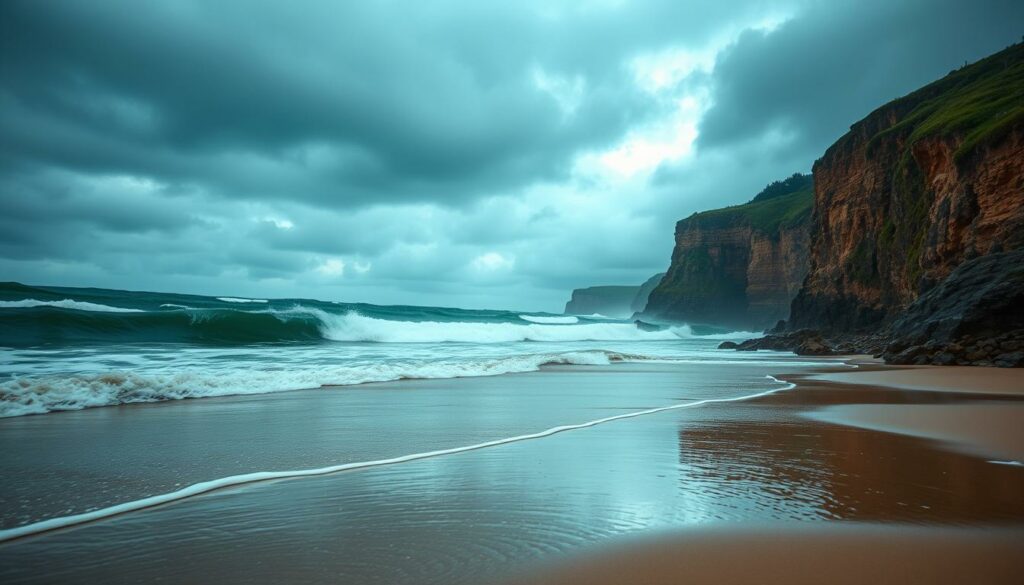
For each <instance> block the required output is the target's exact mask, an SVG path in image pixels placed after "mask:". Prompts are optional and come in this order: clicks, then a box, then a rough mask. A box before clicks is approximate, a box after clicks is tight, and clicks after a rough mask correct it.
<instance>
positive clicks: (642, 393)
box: [0, 284, 1024, 585]
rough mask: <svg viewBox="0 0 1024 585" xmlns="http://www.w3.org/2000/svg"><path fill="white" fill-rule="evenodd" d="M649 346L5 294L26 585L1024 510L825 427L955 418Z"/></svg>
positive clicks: (10, 424)
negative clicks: (865, 418)
mask: <svg viewBox="0 0 1024 585" xmlns="http://www.w3.org/2000/svg"><path fill="white" fill-rule="evenodd" d="M648 329H649V328H647V327H645V328H643V329H641V328H638V327H637V325H636V324H635V323H632V322H629V321H623V320H616V319H608V318H604V317H602V316H600V315H553V314H545V313H522V312H514V311H500V310H493V311H478V310H472V311H470V310H461V309H452V308H438V307H411V306H408V307H393V306H391V307H386V306H377V305H370V304H343V303H333V302H324V301H316V300H308V299H243V298H237V297H203V296H193V295H174V294H161V293H139V292H126V291H115V290H99V289H83V288H56V287H27V286H23V285H19V284H7V285H3V286H2V287H0V360H2V367H0V415H2V418H0V581H3V582H4V583H51V582H67V583H100V582H101V583H136V582H150V581H160V582H168V583H195V582H203V581H211V580H216V581H218V582H220V583H267V584H270V583H326V582H332V583H333V582H346V583H361V584H369V583H382V584H384V583H387V584H392V585H393V584H401V583H408V584H422V583H446V584H456V583H467V584H468V583H486V582H492V581H495V580H501V579H504V578H505V577H508V576H510V575H513V574H515V573H516V572H517V571H520V570H524V569H528V568H530V567H533V566H535V565H536V564H537V563H541V564H543V563H547V562H557V561H559V560H560V559H564V558H566V555H573V554H577V553H581V552H585V551H593V550H598V549H599V548H600V547H602V546H605V545H607V544H609V543H618V542H623V541H624V540H623V539H626V540H628V539H629V538H632V537H634V536H637V535H650V534H658V533H659V532H661V531H674V530H681V529H696V528H699V527H706V526H729V525H735V524H736V523H741V524H744V525H751V524H756V525H770V526H773V527H774V526H787V525H790V524H788V523H791V522H800V523H808V522H810V523H816V524H820V523H822V522H827V521H832V520H855V521H859V522H875V521H878V520H886V521H899V522H910V523H925V524H927V523H935V522H967V521H973V522H979V521H980V522H996V523H999V522H1006V521H1008V520H1013V519H1015V518H1019V517H1020V516H1021V514H1022V513H1024V510H1022V505H1024V504H1022V503H1021V500H1020V498H1019V496H1018V494H1019V493H1020V489H1021V486H1022V485H1024V483H1022V482H1024V476H1021V475H1020V474H1019V473H1017V471H1018V470H1017V468H1015V467H1011V466H1007V465H992V464H991V463H988V462H987V461H986V460H985V459H984V458H977V457H973V456H970V455H969V454H957V453H949V452H947V451H943V450H939V449H936V448H934V447H933V446H932V445H931V443H928V442H925V441H921V440H919V439H915V438H912V437H899V436H895V435H890V434H888V433H880V432H875V431H869V430H863V429H857V428H850V427H845V426H842V425H836V424H829V423H826V422H821V421H819V420H816V419H814V418H812V417H810V416H809V415H811V414H813V413H814V412H816V411H817V410H818V409H820V408H823V407H827V406H829V405H834V404H847V403H850V402H851V401H852V402H868V403H879V404H881V403H890V402H896V403H901V402H913V403H915V404H917V403H921V402H922V401H926V402H927V401H931V402H934V403H936V404H944V403H946V402H948V400H949V398H948V396H945V395H942V394H941V393H936V394H935V395H932V394H930V393H921V392H915V393H907V394H906V395H904V394H903V393H900V392H896V391H881V390H869V389H862V390H856V391H849V390H847V389H843V388H839V387H835V386H828V385H820V384H818V385H815V384H810V385H808V384H806V383H805V384H803V386H802V387H799V388H798V387H796V385H795V383H793V382H795V381H798V380H799V379H800V378H801V377H802V376H807V375H809V374H813V373H814V372H820V371H838V370H846V369H847V368H848V367H849V366H848V365H847V364H846V360H844V359H842V358H838V357H836V358H804V357H798V356H795V355H793V354H789V353H784V352H764V351H759V352H749V353H747V352H734V351H725V350H718V349H716V347H717V345H718V344H719V343H720V341H721V340H722V339H739V338H743V337H746V336H747V335H749V333H746V332H728V331H714V330H706V329H698V328H690V327H687V326H678V327H668V328H664V329H660V330H654V331H651V330H648ZM805 380H806V378H805ZM897 461H899V462H902V463H900V464H895V463H894V462H897ZM962 478H972V481H970V482H964V481H961V480H962Z"/></svg>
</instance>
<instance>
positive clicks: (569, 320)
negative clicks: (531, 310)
mask: <svg viewBox="0 0 1024 585" xmlns="http://www.w3.org/2000/svg"><path fill="white" fill-rule="evenodd" d="M519 318H520V319H522V320H523V321H529V322H531V323H545V324H562V325H572V324H575V323H579V322H580V320H579V317H573V316H572V315H566V316H564V317H550V316H547V315H519Z"/></svg>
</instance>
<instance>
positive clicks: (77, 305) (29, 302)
mask: <svg viewBox="0 0 1024 585" xmlns="http://www.w3.org/2000/svg"><path fill="white" fill-rule="evenodd" d="M35 307H53V308H56V309H74V310H76V311H93V312H99V313H144V312H145V311H141V310H139V309H126V308H124V307H111V306H108V305H100V304H98V303H88V302H85V301H75V300H72V299H64V300H61V301H39V300H36V299H22V300H20V301H0V309H32V308H35Z"/></svg>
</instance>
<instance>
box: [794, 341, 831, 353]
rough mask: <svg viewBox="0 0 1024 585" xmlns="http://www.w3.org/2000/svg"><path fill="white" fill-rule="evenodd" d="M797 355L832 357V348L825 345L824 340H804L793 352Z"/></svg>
mask: <svg viewBox="0 0 1024 585" xmlns="http://www.w3.org/2000/svg"><path fill="white" fill-rule="evenodd" d="M793 351H794V352H795V353H796V354H797V355H833V353H834V352H833V351H832V348H831V347H829V346H828V345H826V344H825V340H824V339H822V338H820V337H817V338H812V339H807V340H804V341H803V342H802V343H800V345H798V346H797V347H796V349H794V350H793Z"/></svg>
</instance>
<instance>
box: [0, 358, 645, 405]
mask: <svg viewBox="0 0 1024 585" xmlns="http://www.w3.org/2000/svg"><path fill="white" fill-rule="evenodd" d="M639 359H643V357H642V356H634V355H625V354H620V353H616V352H610V351H603V350H583V351H570V352H562V353H540V354H527V355H514V356H507V357H500V358H490V359H483V358H478V359H468V360H460V361H451V360H449V361H445V360H436V359H429V360H403V361H401V362H393V361H392V362H370V363H354V364H351V365H344V366H329V367H323V366H319V367H315V368H285V369H277V370H259V369H253V368H239V367H232V368H231V369H225V368H212V366H211V369H207V370H204V371H202V372H198V371H188V370H185V371H175V372H109V373H102V374H71V375H67V374H64V375H42V376H19V377H15V378H10V379H7V380H4V381H2V382H0V418H4V417H12V416H22V415H26V414H42V413H46V412H53V411H58V410H81V409H83V408H92V407H98V406H113V405H117V404H131V403H140V402H160V401H164V400H180V399H184V398H203V397H209V396H229V395H237V394H265V393H272V392H283V391H288V390H300V389H305V388H319V387H322V386H351V385H355V384H365V383H368V382H387V381H391V380H404V379H419V378H438V379H444V378H463V377H474V376H497V375H501V374H511V373H519V372H532V371H536V370H537V369H539V368H540V367H541V366H543V365H548V364H574V365H607V364H609V363H612V362H615V361H627V360H639Z"/></svg>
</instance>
